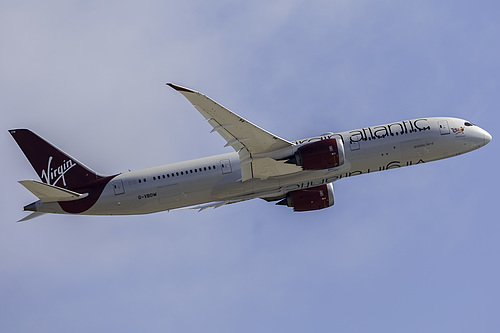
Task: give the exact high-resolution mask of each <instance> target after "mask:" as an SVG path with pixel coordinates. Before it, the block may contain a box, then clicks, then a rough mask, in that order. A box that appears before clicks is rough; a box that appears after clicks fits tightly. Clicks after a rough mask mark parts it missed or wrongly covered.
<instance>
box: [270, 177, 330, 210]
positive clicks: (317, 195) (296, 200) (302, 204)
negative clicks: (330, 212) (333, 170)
mask: <svg viewBox="0 0 500 333" xmlns="http://www.w3.org/2000/svg"><path fill="white" fill-rule="evenodd" d="M333 204H334V194H333V184H332V183H329V184H326V185H320V186H316V187H311V188H308V189H304V190H297V191H293V192H289V193H287V194H286V198H285V199H283V200H282V201H280V202H278V205H287V206H288V207H293V210H294V211H295V212H306V211H310V210H318V209H323V208H327V207H330V206H333Z"/></svg>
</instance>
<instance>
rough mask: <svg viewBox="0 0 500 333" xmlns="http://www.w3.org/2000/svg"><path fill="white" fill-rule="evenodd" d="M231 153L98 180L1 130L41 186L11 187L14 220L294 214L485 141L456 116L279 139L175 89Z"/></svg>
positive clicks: (30, 139)
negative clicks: (265, 209)
mask: <svg viewBox="0 0 500 333" xmlns="http://www.w3.org/2000/svg"><path fill="white" fill-rule="evenodd" d="M168 85H169V86H170V87H172V88H173V89H175V90H177V91H178V92H180V93H181V94H182V95H184V97H186V98H187V100H188V101H189V102H191V104H193V106H194V107H195V108H196V109H197V110H198V112H200V113H201V115H202V116H203V117H205V119H206V120H207V122H208V123H209V124H210V126H212V132H217V133H219V134H220V135H221V136H222V137H223V138H224V140H225V141H226V142H227V144H226V147H228V146H230V147H232V148H233V149H234V151H235V152H233V153H227V154H223V155H216V156H210V157H205V158H200V159H196V160H191V161H186V162H180V163H174V164H168V165H163V166H159V167H154V168H149V169H144V170H137V171H131V172H126V173H121V174H115V175H111V176H105V175H101V174H99V173H97V172H95V171H93V170H91V169H90V168H89V167H87V166H85V165H84V164H82V163H81V162H79V161H78V160H76V159H75V158H73V157H71V156H70V155H68V154H66V153H65V152H63V151H61V150H60V149H58V148H56V147H55V146H53V145H52V144H50V143H48V142H47V141H45V140H44V139H42V138H41V137H39V136H38V135H36V134H35V133H33V132H32V131H30V130H28V129H13V130H10V133H11V134H12V136H13V137H14V139H15V140H16V142H17V144H18V145H19V147H20V148H21V150H22V151H23V152H24V154H25V155H26V157H27V158H28V160H29V162H30V163H31V165H32V166H33V168H34V169H35V171H36V172H37V173H38V176H39V177H40V180H41V182H40V181H36V180H23V181H20V183H21V184H22V185H23V186H24V187H26V188H27V189H28V190H29V191H31V192H32V193H33V194H34V195H35V196H37V197H38V199H39V200H38V201H35V202H33V203H31V204H29V205H27V206H25V207H24V210H26V211H32V212H33V213H32V214H31V215H28V216H26V217H25V218H23V219H22V220H20V221H25V220H28V219H31V218H33V217H36V216H38V215H40V214H43V213H60V214H85V215H124V214H148V213H154V212H160V211H165V210H172V209H178V208H183V207H190V208H196V209H199V210H200V211H201V210H203V209H206V208H209V207H214V208H217V207H220V206H223V205H225V204H229V203H236V202H240V201H245V200H250V199H254V198H261V199H264V200H267V201H269V202H272V201H275V202H277V204H278V205H285V206H288V207H292V208H293V210H294V211H312V210H318V209H322V208H326V207H330V206H332V205H333V204H334V195H333V182H335V181H337V180H340V179H342V178H348V177H351V176H356V175H361V174H366V173H372V172H376V171H383V170H390V169H395V168H400V167H404V166H410V165H416V164H421V163H426V162H430V161H435V160H439V159H443V158H447V157H452V156H456V155H460V154H463V153H466V152H469V151H472V150H475V149H478V148H480V147H482V146H484V145H486V144H487V143H488V142H490V141H491V135H490V134H489V133H488V132H486V131H485V130H483V129H481V128H480V127H478V126H476V125H473V124H472V123H471V122H469V121H467V120H463V119H458V118H448V117H429V118H418V119H411V120H403V121H397V122H394V123H390V124H385V125H377V126H371V127H365V128H360V129H355V130H351V131H346V132H340V133H325V134H321V135H318V136H316V137H313V138H307V139H302V140H295V141H288V140H286V139H283V138H280V137H279V136H277V135H274V134H272V133H269V132H268V131H266V130H264V129H262V128H260V127H258V126H257V125H254V124H253V123H251V122H249V121H248V120H246V119H244V118H242V117H240V116H239V115H237V114H235V113H233V112H231V111H230V110H228V109H226V108H225V107H223V106H222V105H220V104H218V103H217V102H215V101H213V100H212V99H210V98H209V97H207V96H205V95H203V94H201V93H199V92H197V91H194V90H191V89H188V88H184V87H181V86H178V85H175V84H171V83H169V84H168Z"/></svg>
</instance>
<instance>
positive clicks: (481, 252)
mask: <svg viewBox="0 0 500 333" xmlns="http://www.w3.org/2000/svg"><path fill="white" fill-rule="evenodd" d="M499 10H500V4H499V3H498V2H497V1H486V0H479V1H475V2H471V1H451V0H443V1H430V0H422V1H412V2H410V1H404V2H403V1H390V0H381V1H369V0H359V1H358V0H349V1H347V0H346V1H340V0H339V1H337V0H333V1H321V0H307V1H305V0H304V1H303V0H286V1H285V0H266V1H252V2H249V1H245V2H242V1H226V0H214V1H209V2H207V1H189V0H187V1H169V0H167V1H148V0H146V1H51V0H48V1H29V0H26V1H23V0H21V1H10V0H7V1H2V2H0V49H1V52H0V112H1V122H0V123H1V125H2V126H1V128H2V131H1V134H0V151H1V154H2V156H3V158H2V159H1V162H0V163H1V170H2V172H1V174H0V185H1V188H2V191H1V192H0V200H1V202H2V204H1V207H2V209H1V213H0V214H1V219H0V331H2V332H89V331H93V332H109V331H112V332H113V331H118V332H138V331H148V332H200V331H205V332H236V331H237V332H276V331H278V332H305V331H307V332H423V331H425V332H471V331H477V332H498V331H499V329H500V317H499V316H498V310H499V301H498V299H499V298H500V287H499V284H498V281H499V280H500V268H499V267H498V255H499V253H500V243H499V242H498V239H499V235H500V226H499V219H498V213H497V210H498V209H497V208H498V207H497V205H498V195H497V192H498V185H499V181H498V173H497V168H496V167H495V166H496V165H498V164H499V163H500V160H499V159H500V157H499V154H498V148H497V143H496V140H498V138H500V135H499V131H498V128H497V124H498V123H500V115H499V113H498V112H497V108H498V105H499V98H500V94H499V93H498V92H499V89H500V79H499V78H500V64H499V59H500V58H499V54H500V21H499V20H498V13H499ZM167 82H173V83H176V84H180V85H184V86H187V87H189V88H192V89H195V90H198V91H201V92H203V93H204V94H207V95H208V96H210V97H212V98H213V99H215V100H216V101H218V102H220V103H221V104H223V105H225V106H226V107H228V108H229V109H231V110H233V111H234V112H236V113H238V114H240V115H241V116H243V117H245V118H247V119H248V120H250V121H252V122H254V123H255V124H257V125H259V126H261V127H263V128H265V129H266V130H268V131H270V132H272V133H275V134H276V135H279V136H280V137H283V138H285V139H288V140H296V139H301V138H305V137H311V136H315V135H317V134H320V133H324V132H329V131H332V132H340V131H346V130H351V129H354V128H360V127H364V126H371V125H377V124H383V123H389V122H394V121H399V120H404V119H411V118H417V117H428V116H453V117H459V118H464V119H468V120H470V121H471V122H473V123H475V124H477V125H479V126H481V127H482V128H484V129H486V130H487V131H488V132H489V133H490V134H491V135H492V136H493V141H492V142H491V143H490V144H488V145H487V146H485V147H483V148H481V149H479V150H477V151H473V152H471V153H467V154H465V155H462V156H459V157H454V158H450V159H447V160H442V161H438V162H432V163H428V164H424V165H419V166H413V167H410V168H401V169H397V170H391V171H390V172H389V171H387V172H381V173H375V174H369V175H362V176H359V177H353V178H350V179H342V180H341V181H339V182H336V183H335V184H334V186H335V205H334V206H333V207H330V208H328V209H324V210H321V211H315V212H308V213H294V212H292V210H291V209H289V208H287V207H283V206H275V205H273V204H272V203H267V202H264V201H262V200H253V201H249V202H245V203H240V204H235V205H228V206H224V207H221V208H218V209H209V210H205V211H203V212H201V213H198V212H197V211H195V210H180V211H172V212H168V213H167V212H162V213H156V214H150V215H142V216H69V215H44V216H42V217H40V218H37V219H35V220H32V221H29V222H25V223H16V221H17V220H19V219H21V218H23V217H24V216H25V215H27V213H24V212H23V211H22V207H23V206H24V205H26V204H29V203H31V202H32V201H34V200H35V197H34V196H33V195H32V194H31V193H29V192H28V191H26V190H25V189H24V188H23V187H22V186H21V185H19V184H18V183H17V181H18V180H23V179H37V175H36V173H35V172H34V171H33V170H32V169H31V166H30V165H29V163H28V162H27V160H26V158H25V157H24V156H23V154H22V152H21V151H20V149H19V148H18V147H17V145H16V144H15V142H14V140H13V139H12V138H11V136H10V134H9V133H8V131H7V130H8V129H11V128H30V129H31V130H33V131H35V132H37V133H38V134H39V135H41V136H42V137H44V138H46V139H47V140H49V141H50V142H52V143H53V144H55V145H57V146H58V147H60V148H61V149H63V150H64V151H66V152H68V153H69V154H71V155H73V156H74V157H76V158H77V159H78V160H80V161H82V162H84V163H85V164H87V165H88V166H90V167H91V168H92V169H94V170H96V171H98V172H100V173H102V174H114V173H118V172H124V171H127V170H137V169H141V168H147V167H152V166H157V165H163V164H167V163H173V162H179V161H183V160H188V159H193V158H198V157H205V156H210V155H215V154H221V153H226V152H231V149H230V148H224V144H225V142H224V140H223V139H222V138H220V137H219V136H217V134H210V130H211V127H210V125H208V124H207V123H206V122H205V120H204V119H203V117H202V116H201V115H199V114H198V112H197V111H196V110H195V109H194V108H193V107H192V106H191V104H189V102H188V101H187V100H185V99H184V97H183V96H182V95H180V94H179V93H177V92H176V91H174V90H173V89H171V88H169V87H167V86H166V85H165V83H167Z"/></svg>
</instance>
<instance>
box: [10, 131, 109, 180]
mask: <svg viewBox="0 0 500 333" xmlns="http://www.w3.org/2000/svg"><path fill="white" fill-rule="evenodd" d="M9 132H10V134H12V136H13V137H14V140H16V142H17V144H18V145H19V147H20V148H21V150H22V151H23V153H24V155H26V157H27V158H28V160H29V161H30V163H31V165H32V166H33V168H34V169H35V171H36V173H37V174H38V176H39V177H40V179H41V180H42V182H44V183H47V184H50V185H56V186H59V187H64V188H67V189H76V188H79V187H82V186H85V185H86V184H88V183H90V182H93V181H95V180H98V179H101V178H103V176H101V175H98V174H97V173H95V172H94V171H92V170H91V169H89V168H88V167H86V166H85V165H83V164H82V163H80V162H78V161H77V160H76V159H74V158H73V157H71V156H69V155H67V154H66V153H65V152H63V151H62V150H60V149H58V148H56V147H54V146H53V145H51V144H50V143H48V142H47V141H45V140H44V139H42V138H41V137H39V136H38V135H36V134H35V133H33V132H31V131H30V130H28V129H13V130H9Z"/></svg>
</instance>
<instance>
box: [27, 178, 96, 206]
mask: <svg viewBox="0 0 500 333" xmlns="http://www.w3.org/2000/svg"><path fill="white" fill-rule="evenodd" d="M19 183H20V184H21V185H23V186H24V187H26V189H28V191H30V192H31V193H33V194H34V195H36V196H37V197H38V199H40V200H42V202H56V201H72V200H77V199H82V198H85V197H86V196H88V193H85V194H80V193H77V192H74V191H70V190H67V189H65V188H62V187H59V186H54V185H49V184H45V183H41V182H37V181H36V180H21V181H19Z"/></svg>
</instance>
